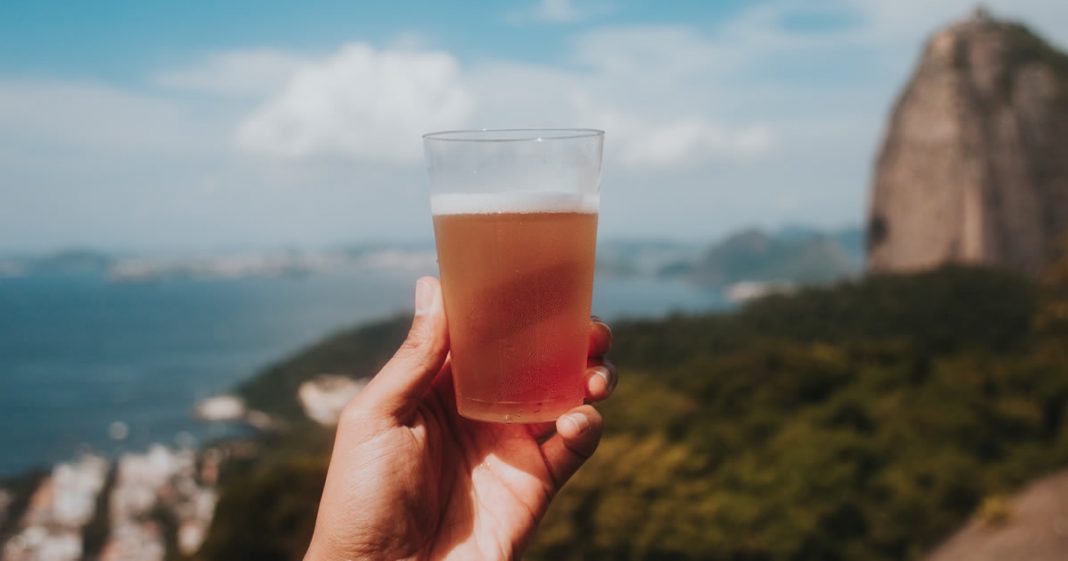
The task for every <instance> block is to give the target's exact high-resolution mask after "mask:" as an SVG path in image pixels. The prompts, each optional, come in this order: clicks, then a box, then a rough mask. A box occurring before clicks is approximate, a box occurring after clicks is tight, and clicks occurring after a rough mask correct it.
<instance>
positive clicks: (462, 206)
mask: <svg viewBox="0 0 1068 561" xmlns="http://www.w3.org/2000/svg"><path fill="white" fill-rule="evenodd" d="M600 199H601V197H600V195H598V194H596V193H566V192H561V191H511V192H508V193H446V194H441V195H434V196H432V197H430V210H431V212H433V213H434V214H436V215H437V214H502V213H523V214H530V213H541V212H576V213H581V214H596V213H597V207H598V206H600Z"/></svg>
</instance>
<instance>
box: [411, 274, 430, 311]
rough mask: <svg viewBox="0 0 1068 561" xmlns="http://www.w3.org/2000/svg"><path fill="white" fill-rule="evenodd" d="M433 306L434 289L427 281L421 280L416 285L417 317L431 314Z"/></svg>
mask: <svg viewBox="0 0 1068 561" xmlns="http://www.w3.org/2000/svg"><path fill="white" fill-rule="evenodd" d="M433 305H434V287H433V286H431V285H430V283H429V282H428V281H427V280H426V279H419V280H418V281H416V283H415V315H417V316H420V315H423V314H425V313H427V312H429V311H430V308H431V306H433Z"/></svg>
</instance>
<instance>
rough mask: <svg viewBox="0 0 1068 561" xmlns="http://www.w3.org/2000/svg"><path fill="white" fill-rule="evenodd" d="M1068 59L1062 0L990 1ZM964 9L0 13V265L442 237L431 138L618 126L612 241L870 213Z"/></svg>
mask: <svg viewBox="0 0 1068 561" xmlns="http://www.w3.org/2000/svg"><path fill="white" fill-rule="evenodd" d="M986 4H987V6H988V7H989V8H990V10H991V11H992V12H993V14H994V15H995V16H996V17H1004V18H1011V19H1017V20H1020V21H1023V22H1025V23H1026V24H1028V25H1029V26H1031V27H1032V28H1033V29H1035V30H1036V31H1037V32H1039V33H1040V34H1041V35H1043V36H1044V37H1045V38H1046V39H1047V40H1049V41H1051V42H1052V43H1054V44H1055V45H1057V46H1059V47H1060V48H1062V49H1064V48H1065V46H1066V45H1068V2H1065V1H1064V0H1001V1H990V2H987V3H986ZM972 6H973V2H970V1H966V0H759V1H748V2H743V1H735V0H725V1H703V2H698V1H677V2H651V1H650V2H636V1H627V0H522V1H516V2H484V1H466V2H431V1H429V0H428V1H404V0H393V1H367V2H355V1H348V2H343V1H333V0H326V1H321V2H297V1H292V0H278V1H273V2H261V1H258V0H231V1H228V2H225V3H223V2H217V1H206V0H187V1H184V2H162V1H160V2H152V1H144V2H129V1H126V0H95V1H94V2H61V1H59V0H5V1H4V2H3V3H0V251H6V252H36V251H52V250H57V249H61V248H69V247H88V248H97V249H105V250H122V251H152V250H159V249H225V248H248V247H321V246H330V245H338V244H347V243H358V242H367V241H392V240H400V241H419V240H427V239H429V238H430V236H431V222H430V211H429V204H428V200H427V180H426V176H425V170H424V168H423V164H422V147H421V140H420V136H421V134H422V133H425V132H429V131H433V130H443V129H455V128H516V127H594V128H602V129H604V130H606V131H607V136H606V161H605V174H604V179H603V183H602V203H601V218H600V231H601V235H602V237H608V238H649V237H652V238H661V239H679V240H689V241H702V240H705V241H707V240H711V239H714V238H716V237H718V236H721V235H724V234H725V233H728V232H731V231H733V230H737V229H739V228H745V227H751V226H758V227H765V228H776V227H781V226H785V225H810V226H814V227H820V228H840V227H846V226H856V225H860V224H862V223H863V222H864V216H865V212H866V205H867V195H868V186H869V181H870V175H871V168H872V161H873V158H874V156H875V153H876V151H877V149H878V146H879V142H880V140H881V135H882V134H883V127H884V126H885V120H886V117H887V115H888V112H889V110H890V108H891V106H892V103H893V101H894V99H895V97H896V95H897V94H898V92H899V91H900V89H901V88H902V87H903V86H904V84H905V81H906V80H907V78H908V76H909V73H910V72H911V69H912V66H913V65H914V64H915V62H916V61H917V59H918V57H919V55H920V53H921V49H922V46H923V42H924V40H925V38H926V37H927V36H929V34H930V33H931V32H933V31H934V30H936V29H938V28H940V27H942V26H944V25H946V24H948V23H951V22H953V21H955V20H958V19H961V18H963V17H966V16H967V15H968V14H969V13H970V11H971V9H972Z"/></svg>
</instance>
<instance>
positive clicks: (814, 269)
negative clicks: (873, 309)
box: [661, 227, 863, 286]
mask: <svg viewBox="0 0 1068 561" xmlns="http://www.w3.org/2000/svg"><path fill="white" fill-rule="evenodd" d="M860 237H861V236H860V232H859V230H856V229H847V230H842V231H840V232H834V233H824V232H821V231H818V230H812V229H807V228H800V227H791V228H786V229H783V230H781V231H779V232H776V233H767V232H765V231H762V230H757V229H750V230H743V231H741V232H738V233H736V234H733V235H731V236H729V237H728V238H726V239H725V240H723V241H722V242H719V243H717V244H714V245H712V246H711V247H709V248H708V249H707V250H706V251H705V252H704V253H702V254H701V255H699V256H697V258H696V259H694V260H693V261H691V262H689V263H676V264H673V265H670V266H668V267H665V268H664V269H662V270H661V272H662V274H665V275H673V276H682V277H686V278H689V279H691V280H694V281H696V282H699V283H701V284H707V285H712V286H727V285H731V284H734V283H738V282H743V281H757V282H765V283H798V284H824V283H828V282H833V281H836V280H840V279H843V278H848V277H851V276H855V275H856V274H858V273H859V272H860V271H861V270H862V268H863V254H862V253H861V252H860V251H859V243H858V240H859V239H860Z"/></svg>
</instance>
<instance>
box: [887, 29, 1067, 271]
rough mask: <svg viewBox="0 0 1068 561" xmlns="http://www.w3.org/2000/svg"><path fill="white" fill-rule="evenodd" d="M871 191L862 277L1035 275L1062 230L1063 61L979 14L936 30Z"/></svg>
mask: <svg viewBox="0 0 1068 561" xmlns="http://www.w3.org/2000/svg"><path fill="white" fill-rule="evenodd" d="M873 190H874V193H873V196H872V201H873V202H872V208H871V214H870V218H869V224H868V242H869V264H870V267H871V269H872V270H873V271H911V270H919V269H928V268H932V267H936V266H938V265H941V264H944V263H974V264H987V265H995V266H1001V267H1007V268H1010V269H1014V270H1017V271H1022V272H1026V273H1034V272H1037V271H1038V270H1040V269H1041V267H1042V266H1043V265H1045V264H1046V263H1048V262H1049V261H1050V260H1051V258H1053V257H1054V254H1055V251H1056V250H1055V247H1056V240H1057V238H1058V237H1059V236H1061V235H1064V234H1065V232H1066V230H1068V56H1066V55H1065V54H1064V53H1061V52H1059V51H1057V50H1056V49H1055V48H1053V47H1052V46H1050V45H1049V44H1048V43H1046V42H1045V41H1044V40H1042V39H1041V38H1040V37H1038V36H1037V35H1035V34H1034V33H1032V32H1031V31H1029V30H1028V29H1027V28H1026V27H1024V26H1023V25H1020V24H1017V23H1010V22H1004V21H998V20H996V19H993V18H991V17H990V15H989V14H988V13H986V12H985V11H984V10H982V9H978V10H977V11H976V12H975V14H974V15H973V16H972V17H971V18H969V19H967V20H966V21H962V22H959V23H957V24H955V25H951V26H949V27H948V28H946V29H943V30H942V31H939V32H938V33H936V34H935V35H934V36H933V37H932V38H931V39H930V41H929V42H928V43H927V46H926V49H925V50H924V53H923V56H922V58H921V60H920V62H919V65H918V67H917V68H916V70H915V72H914V74H913V76H912V78H911V80H910V81H909V83H908V85H907V87H906V88H905V90H904V92H902V94H901V95H900V97H899V99H898V101H897V104H896V106H895V107H894V109H893V114H892V115H891V118H890V123H889V126H888V130H887V134H886V137H885V139H884V141H883V145H882V149H881V152H880V153H879V156H878V161H877V164H876V169H875V175H874V186H873Z"/></svg>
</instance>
